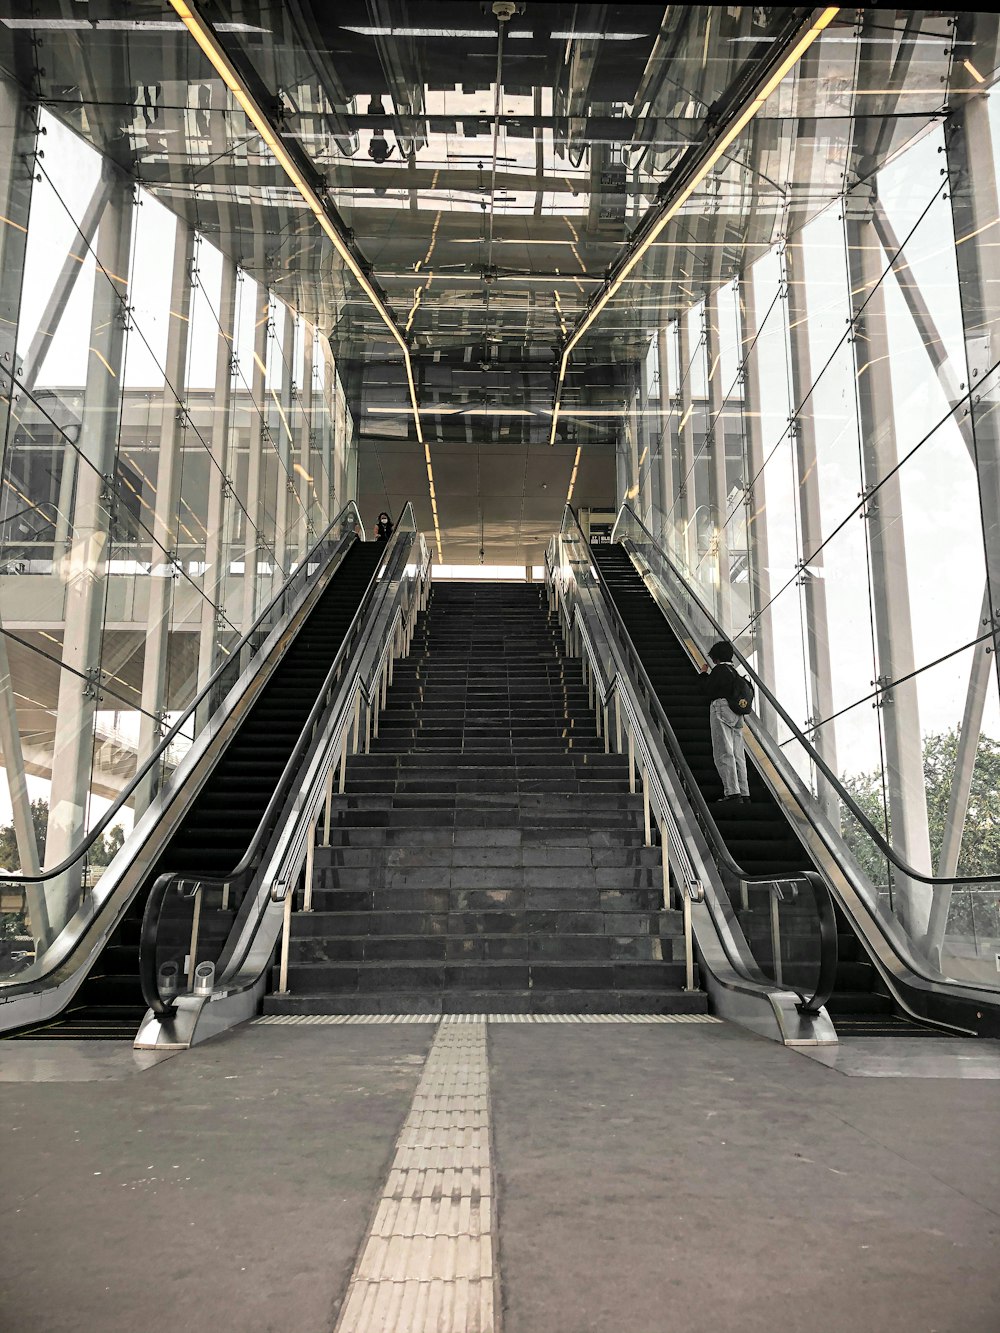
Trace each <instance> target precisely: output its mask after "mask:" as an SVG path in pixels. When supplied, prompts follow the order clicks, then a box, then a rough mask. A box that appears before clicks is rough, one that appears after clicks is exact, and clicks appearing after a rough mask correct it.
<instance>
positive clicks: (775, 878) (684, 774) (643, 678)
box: [566, 505, 838, 1013]
mask: <svg viewBox="0 0 1000 1333" xmlns="http://www.w3.org/2000/svg"><path fill="white" fill-rule="evenodd" d="M566 511H567V512H568V514H569V515H570V516H571V518H572V520H573V524H574V526H575V528H576V532H577V536H578V538H579V540H580V541H581V543H583V544H584V545H585V546H586V539H585V537H584V535H583V530H582V528H581V527H580V523H579V519H578V518H577V516H576V512H575V510H574V509H573V507H572V505H567V506H566ZM591 568H592V569H593V570H594V573H595V574H596V576H597V580H598V583H599V585H600V587H601V590H602V592H603V594H604V597H603V600H604V603H605V605H606V607H607V609H608V611H609V613H610V615H611V618H612V624H613V627H614V630H615V633H616V634H617V635H618V636H619V639H620V641H621V642H622V644H623V646H624V647H625V648H626V651H627V653H628V656H629V658H630V659H631V662H630V663H628V665H631V666H632V669H633V671H634V672H635V675H636V680H637V683H638V685H639V691H640V695H641V696H645V699H646V704H647V707H648V708H649V710H650V712H651V714H652V715H653V718H654V720H655V722H656V725H657V726H658V727H659V729H660V734H661V735H662V737H663V740H664V742H665V743H666V746H667V749H668V750H669V752H670V758H671V762H672V763H673V765H674V767H675V769H676V770H677V773H678V776H679V777H680V780H681V785H682V786H683V787H684V790H685V793H686V794H687V797H688V800H689V801H690V802H691V804H692V806H693V807H694V809H695V814H696V815H697V817H698V822H699V823H700V824H701V827H702V830H703V831H704V833H705V836H706V837H707V838H708V841H709V845H710V847H711V850H712V854H713V856H714V858H715V860H716V863H717V864H718V865H719V866H720V868H721V869H723V870H725V871H726V872H727V873H728V874H729V875H730V876H731V877H732V878H734V879H735V880H736V881H737V884H738V885H739V886H746V888H748V889H752V888H764V887H767V886H774V885H777V884H792V883H795V882H796V881H806V882H807V883H808V884H809V885H810V887H811V888H812V890H813V892H814V895H815V898H816V901H817V905H818V908H819V911H818V915H819V922H820V949H821V957H820V973H819V982H818V983H817V986H816V988H815V994H814V995H813V996H811V997H808V998H807V996H806V995H805V993H804V992H803V991H802V990H801V989H800V988H799V987H798V986H793V985H788V986H787V989H788V990H791V991H793V992H794V993H795V994H796V995H798V996H799V999H800V1000H801V1005H800V1008H801V1009H802V1011H803V1012H805V1013H813V1012H815V1011H816V1010H817V1009H818V1007H819V1006H820V1005H822V1004H824V1003H825V1002H826V999H829V996H830V994H832V990H833V984H834V978H835V975H836V970H837V961H838V959H837V955H838V939H837V931H836V919H835V916H834V910H833V900H832V898H831V896H830V890H829V889H828V888H827V886H826V884H825V883H824V882H823V880H822V879H821V878H820V876H818V875H817V874H816V872H815V871H812V870H809V869H807V868H805V867H803V869H802V870H801V871H793V872H791V873H789V874H780V875H749V874H747V872H746V871H745V870H744V869H743V867H742V866H741V865H740V864H739V863H738V862H737V861H736V860H735V858H734V857H733V855H732V853H731V852H730V851H729V848H728V847H727V846H726V844H725V841H724V839H723V837H722V834H721V833H720V832H719V826H718V825H717V824H716V822H715V819H714V818H713V816H712V812H711V810H710V809H709V805H708V802H707V801H706V800H705V797H704V795H703V794H702V791H701V788H700V787H699V785H698V783H697V781H696V779H695V776H694V774H693V773H692V771H691V768H690V766H689V765H688V762H687V760H686V758H685V757H684V753H683V750H682V749H681V746H680V743H679V741H678V740H677V736H676V733H675V732H674V729H673V727H672V726H671V724H670V720H669V718H668V717H667V715H666V712H665V711H664V709H663V705H662V704H661V703H660V700H659V698H658V697H657V694H656V692H655V690H654V689H653V684H652V682H651V681H650V679H649V676H648V675H647V673H646V668H645V667H644V666H643V663H642V659H641V658H640V657H639V654H638V652H637V651H636V647H635V644H634V643H633V642H632V637H631V635H630V634H629V632H628V629H627V627H626V625H625V622H624V621H623V619H622V616H621V612H620V611H619V610H618V607H617V606H616V604H615V601H614V598H613V597H612V596H611V590H610V589H609V588H608V585H607V582H606V581H605V578H604V575H603V573H602V572H601V570H600V568H599V567H598V566H597V565H596V564H595V563H594V562H593V561H591ZM602 674H603V672H602ZM619 674H620V672H618V671H616V672H615V675H614V676H613V677H612V679H611V681H610V682H608V684H607V685H606V694H605V699H604V702H605V703H607V702H608V699H609V698H610V695H611V693H612V691H613V689H614V687H615V685H616V683H617V679H618V676H619ZM831 926H832V930H831V929H830V927H831ZM827 985H829V991H828V992H827V994H826V997H825V998H823V999H817V997H818V996H821V995H822V992H823V989H824V988H825V987H826V986H827Z"/></svg>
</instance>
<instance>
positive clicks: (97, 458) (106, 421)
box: [45, 178, 135, 933]
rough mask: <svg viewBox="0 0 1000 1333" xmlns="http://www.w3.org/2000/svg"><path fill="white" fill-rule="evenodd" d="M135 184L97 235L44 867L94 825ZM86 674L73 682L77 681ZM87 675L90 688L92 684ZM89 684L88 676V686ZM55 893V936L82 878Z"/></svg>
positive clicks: (64, 566) (117, 198) (115, 200)
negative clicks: (90, 818)
mask: <svg viewBox="0 0 1000 1333" xmlns="http://www.w3.org/2000/svg"><path fill="white" fill-rule="evenodd" d="M134 207H135V205H134V201H133V186H132V184H131V182H130V181H127V180H125V179H124V178H120V179H119V180H118V181H116V183H115V189H114V192H113V194H112V197H111V199H110V200H109V201H108V204H107V207H106V208H105V211H104V216H103V217H102V219H101V225H100V227H99V229H98V233H97V275H96V278H95V284H94V301H93V307H92V312H91V324H90V350H91V356H90V358H89V360H88V363H87V382H86V387H85V389H84V400H83V413H82V421H81V428H80V438H79V443H78V448H79V452H80V460H79V463H78V468H77V471H78V476H77V485H76V498H75V507H74V511H73V532H72V540H71V544H70V548H69V550H68V551H67V553H66V555H65V556H64V557H62V559H61V562H60V563H61V571H60V572H61V575H62V580H63V583H64V585H65V602H64V607H65V609H64V617H63V619H64V630H63V661H64V663H65V664H66V666H67V667H69V668H71V669H70V670H68V671H63V672H61V673H60V678H59V695H58V702H57V705H56V724H55V742H54V746H53V753H52V786H51V791H50V795H49V824H48V833H47V835H46V843H45V864H46V866H54V865H57V864H58V863H59V862H61V861H63V860H65V859H66V858H67V857H68V856H69V855H70V853H71V852H72V851H73V849H74V848H75V847H76V845H77V844H78V843H79V841H80V839H81V837H82V835H83V832H84V829H85V827H86V819H87V805H88V799H89V793H90V769H91V763H92V759H93V730H94V713H95V711H96V708H97V704H98V700H99V697H100V679H101V643H102V633H103V616H104V596H105V583H106V577H107V560H108V540H109V528H110V518H111V513H110V510H111V504H112V499H111V491H110V487H112V486H113V484H114V473H115V459H116V453H117V445H118V423H119V418H120V413H121V374H122V363H123V359H124V349H125V326H126V318H127V308H128V282H127V279H126V277H125V275H126V274H127V273H128V271H129V254H130V249H131V240H132V221H133V213H134ZM77 672H78V673H80V674H76V673H77ZM88 675H89V678H90V683H89V684H88V683H86V682H85V679H83V678H85V677H87V676H88ZM82 677H83V678H82ZM81 870H82V867H77V870H76V872H75V873H71V874H70V875H68V876H65V877H64V878H63V880H62V881H61V882H60V883H59V884H53V885H52V886H51V887H50V890H49V895H48V907H49V919H50V926H51V929H52V931H53V933H56V932H58V931H59V930H60V929H61V928H62V926H63V925H64V924H65V922H66V920H67V918H68V917H69V915H70V913H71V912H72V910H73V908H74V907H75V905H76V903H75V898H76V895H77V893H78V891H79V889H80V886H81V882H82V881H81V878H80V872H81Z"/></svg>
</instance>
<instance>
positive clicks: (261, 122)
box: [170, 0, 444, 562]
mask: <svg viewBox="0 0 1000 1333" xmlns="http://www.w3.org/2000/svg"><path fill="white" fill-rule="evenodd" d="M170 3H171V5H172V6H173V9H174V11H175V12H176V14H177V16H178V18H180V20H181V22H182V23H183V24H184V26H185V27H186V28H187V30H188V32H189V33H190V34H191V36H192V37H193V38H194V40H195V41H196V42H197V43H198V45H199V46H200V47H201V49H202V51H203V52H204V54H205V56H206V58H207V59H208V62H209V64H210V65H211V66H212V68H213V69H214V70H215V72H216V73H217V74H218V75H219V77H220V78H221V79H222V81H223V83H224V84H225V85H226V87H227V88H228V89H229V91H230V92H231V93H232V94H233V96H234V97H235V98H236V100H237V102H239V104H240V106H241V107H242V108H243V110H244V112H245V113H246V116H247V118H248V119H249V121H250V123H251V124H252V125H253V127H254V129H255V130H256V131H257V133H258V134H259V135H260V137H261V138H262V139H263V140H264V142H265V143H266V144H267V146H268V148H269V149H270V150H271V152H272V153H273V155H274V158H275V161H276V162H278V164H279V165H280V166H281V169H282V170H283V171H284V173H285V175H286V176H287V177H288V179H289V180H290V181H291V182H292V184H293V185H294V186H295V188H296V189H297V190H298V192H299V194H300V195H301V196H302V198H303V199H304V200H305V202H306V203H307V204H308V206H309V208H310V209H311V210H312V212H313V213H314V214H315V216H316V220H317V222H318V223H319V225H320V226H321V227H322V228H323V230H324V232H325V233H326V235H327V236H328V237H329V239H330V241H331V242H332V244H333V248H334V249H335V250H336V251H337V254H338V255H340V257H341V259H342V260H343V261H344V264H345V265H346V266H347V268H348V269H349V271H350V273H351V276H352V277H353V278H354V279H355V281H356V282H357V284H358V286H359V287H360V288H361V290H362V291H363V292H364V294H365V295H366V296H367V297H368V299H369V301H370V302H371V303H372V305H373V306H374V307H375V310H376V311H377V313H378V315H379V318H380V319H381V320H382V322H383V324H385V326H386V328H387V329H388V330H389V333H390V335H391V336H392V338H393V341H394V342H396V343H397V344H398V345H399V350H400V351H401V352H402V354H403V362H404V364H405V366H406V383H407V387H408V389H409V392H410V402H411V404H412V407H413V422H414V426H415V428H416V432H417V440H418V441H419V443H420V444H422V445H423V446H424V457H425V460H426V463H427V484H428V490H429V492H430V497H431V513H432V514H433V517H434V537H435V541H436V544H437V551H438V560H439V561H441V562H443V560H444V554H443V552H442V549H441V529H440V527H439V526H438V514H437V501H436V499H435V496H434V473H433V470H432V467H431V455H430V450H429V449H428V447H427V444H426V442H425V440H424V432H423V429H422V427H421V425H420V410H419V406H418V403H417V388H416V383H415V382H414V378H413V366H412V364H411V362H410V349H409V347H407V345H406V340H405V338H404V337H403V335H402V334H401V333H400V331H399V329H398V327H397V325H396V321H395V320H394V319H393V317H392V315H391V314H390V313H389V311H388V309H387V308H386V307H385V305H384V304H383V303H382V301H381V300H380V298H379V295H378V293H377V292H376V291H375V288H374V287H373V286H372V284H371V282H370V281H369V280H368V278H367V277H366V275H365V272H364V270H363V269H362V267H361V265H360V264H359V263H358V261H357V259H355V257H354V255H353V254H352V253H351V251H350V250H349V249H348V247H347V246H346V245H345V244H344V241H343V239H342V238H341V235H340V233H339V231H338V230H337V228H336V227H335V226H334V224H333V222H332V220H331V219H330V217H329V216H328V214H327V211H326V207H325V205H324V204H323V201H322V199H320V197H319V195H318V194H317V193H316V191H315V190H314V189H313V187H312V186H311V185H310V184H309V182H308V181H307V180H306V178H305V177H304V176H303V175H302V173H301V171H300V170H299V168H298V166H297V165H296V163H295V160H294V158H293V157H292V155H291V154H290V153H289V151H288V149H287V148H286V146H285V144H284V143H283V141H282V139H281V138H280V136H279V135H277V134H276V133H275V131H274V129H273V128H272V126H271V125H270V123H269V121H268V119H267V116H266V115H265V114H264V112H263V110H262V109H261V108H260V107H259V106H258V105H257V102H256V101H255V99H254V98H253V97H252V96H251V94H250V93H249V91H248V90H247V89H246V88H244V86H243V84H242V83H241V81H240V78H239V74H238V72H237V71H236V69H235V67H234V66H233V64H232V62H231V61H230V59H229V57H228V56H227V55H226V53H225V51H224V50H223V48H222V47H221V46H220V45H219V43H218V41H217V40H216V38H215V34H214V33H213V32H212V30H211V28H210V27H209V26H208V24H207V23H206V22H205V20H204V19H203V18H202V17H201V15H200V14H196V13H195V11H194V10H193V9H192V8H191V6H190V5H189V4H187V0H170Z"/></svg>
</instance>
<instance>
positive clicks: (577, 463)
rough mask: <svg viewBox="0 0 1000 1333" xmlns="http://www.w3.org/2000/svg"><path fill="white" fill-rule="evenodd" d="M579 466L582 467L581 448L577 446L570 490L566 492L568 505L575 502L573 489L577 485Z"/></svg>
mask: <svg viewBox="0 0 1000 1333" xmlns="http://www.w3.org/2000/svg"><path fill="white" fill-rule="evenodd" d="M579 466H580V446H577V451H576V457H575V458H574V459H573V471H572V473H571V474H570V478H569V490H568V491H567V492H566V503H567V504H572V502H573V487H574V486H575V485H576V474H577V469H578V468H579Z"/></svg>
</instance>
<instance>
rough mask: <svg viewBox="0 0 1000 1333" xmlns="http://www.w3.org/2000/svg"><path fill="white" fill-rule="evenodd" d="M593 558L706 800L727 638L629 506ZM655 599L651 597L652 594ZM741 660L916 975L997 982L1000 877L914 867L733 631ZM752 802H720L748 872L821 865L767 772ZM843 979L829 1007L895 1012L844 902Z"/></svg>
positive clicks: (780, 754)
mask: <svg viewBox="0 0 1000 1333" xmlns="http://www.w3.org/2000/svg"><path fill="white" fill-rule="evenodd" d="M593 558H594V561H595V564H596V565H597V567H598V568H599V569H600V571H601V576H602V578H603V580H604V583H605V585H606V586H607V588H608V591H609V593H610V595H611V597H612V598H613V599H614V602H615V604H616V606H617V607H618V609H619V611H620V613H621V615H622V619H623V621H624V623H625V625H626V626H627V629H628V634H629V636H630V637H631V639H632V642H633V643H634V645H635V650H636V653H637V654H638V656H639V657H640V658H641V659H642V660H643V662H644V663H646V664H647V665H648V670H649V673H650V677H651V679H652V680H653V684H654V687H655V688H656V690H657V693H658V694H659V697H660V699H661V702H662V704H663V707H664V709H665V711H666V713H667V715H668V716H669V718H670V720H671V725H672V726H673V727H674V729H675V730H676V732H677V734H678V738H679V739H681V740H682V743H683V745H684V749H685V754H686V755H687V756H688V758H689V761H690V763H691V767H692V769H693V770H694V771H695V772H696V774H697V775H698V778H699V781H700V782H702V783H703V785H704V790H705V792H706V795H708V797H709V798H710V799H711V797H713V796H714V795H716V794H718V790H719V788H718V778H717V775H716V773H715V769H714V764H713V762H712V756H711V742H710V738H709V735H708V726H707V717H705V718H702V716H701V714H702V713H703V712H704V704H703V702H701V701H700V700H699V699H698V696H697V685H698V682H697V668H696V666H695V662H700V661H703V660H704V659H705V658H706V656H707V652H708V649H709V647H710V646H711V644H712V643H713V642H714V641H716V640H717V639H719V638H721V637H727V636H726V635H725V632H724V631H723V629H722V627H721V626H720V625H719V623H718V621H717V619H716V618H715V616H714V615H713V614H712V612H711V611H710V610H709V608H708V607H707V606H706V605H705V604H704V603H703V601H702V600H701V597H700V596H699V594H698V593H697V592H696V591H695V590H694V588H693V587H692V586H691V584H690V583H689V582H688V581H687V580H686V579H685V578H684V577H683V575H682V573H681V571H680V570H679V568H678V567H677V565H676V564H675V563H674V562H673V560H671V558H670V557H669V555H668V554H667V553H665V552H664V551H663V550H662V549H661V548H660V547H659V545H658V544H657V543H656V542H655V540H654V539H653V537H652V535H651V534H650V533H649V531H648V530H647V529H646V527H645V526H644V525H643V524H642V522H641V521H640V520H639V519H638V518H637V517H636V516H635V515H634V514H633V513H632V511H631V510H630V509H629V508H628V506H625V507H623V509H622V510H621V513H620V514H619V518H618V522H617V524H616V527H615V530H614V542H613V544H612V545H610V546H606V547H603V548H597V547H595V548H594V549H593ZM654 590H655V592H656V597H655V598H654V596H653V591H654ZM734 641H735V644H736V648H737V654H738V665H739V666H740V669H741V670H745V671H747V672H748V673H749V674H751V675H752V676H753V677H754V679H755V683H756V688H757V699H756V703H755V709H754V712H755V714H756V720H755V721H754V722H753V723H752V729H753V732H754V735H755V737H756V740H757V742H758V750H759V751H763V753H764V754H765V755H766V756H767V758H768V759H769V760H770V761H771V762H772V763H773V765H774V766H775V768H776V769H777V770H778V771H779V773H780V776H781V780H782V782H783V783H784V784H785V786H786V788H787V789H788V790H789V791H791V792H792V793H793V795H794V796H795V799H796V800H797V801H798V802H799V804H800V805H801V806H802V807H803V808H805V807H806V806H808V808H809V811H810V820H811V821H812V823H813V824H814V827H816V828H817V830H818V831H819V833H820V836H821V837H822V839H823V841H824V842H825V843H826V845H827V847H828V848H830V850H831V855H832V856H833V858H834V859H835V861H836V863H837V865H838V866H839V868H840V870H841V871H842V872H843V874H844V876H845V878H846V880H847V881H848V882H849V884H850V887H851V889H852V890H853V891H855V892H856V893H857V894H858V897H859V898H860V900H861V901H862V903H863V904H864V907H865V909H866V910H867V911H868V912H869V913H870V914H871V915H872V916H874V917H875V918H877V920H878V922H879V927H880V929H881V930H882V931H883V932H884V933H885V934H886V936H887V938H889V939H890V940H894V941H895V942H896V944H895V946H894V947H897V948H899V949H901V950H903V951H904V952H905V955H906V957H907V958H908V959H909V960H910V964H911V965H913V966H915V967H916V968H917V970H918V972H919V974H920V975H922V976H925V977H927V978H929V979H930V980H932V981H934V980H941V981H944V982H948V983H954V984H958V985H962V986H966V987H968V986H971V987H973V988H980V987H981V988H982V989H983V990H989V991H995V990H996V988H997V963H996V957H997V946H998V927H997V920H998V918H997V904H998V902H1000V877H990V876H980V877H976V878H967V879H957V878H953V879H945V878H936V877H932V876H928V875H923V874H919V873H918V872H917V871H915V870H914V869H913V868H912V867H910V866H908V865H907V864H906V863H905V862H904V861H903V860H902V859H901V858H900V857H899V856H898V855H896V854H895V852H894V851H893V848H892V846H891V844H890V843H888V842H887V841H886V839H885V837H884V836H883V834H882V832H881V831H880V830H879V829H878V828H876V827H875V826H874V825H873V824H872V823H871V822H870V820H869V819H868V818H867V816H866V815H865V813H864V811H863V810H861V809H860V808H859V807H858V806H857V804H856V802H854V801H853V798H852V797H851V795H850V793H849V792H848V791H847V790H846V789H845V787H844V785H843V784H842V782H841V781H840V780H839V778H838V775H837V774H836V773H833V772H831V771H830V770H829V769H828V768H827V767H826V765H825V764H824V762H823V760H822V757H821V756H820V755H819V754H818V753H817V751H816V749H815V748H814V747H813V745H812V744H811V743H810V741H809V739H808V737H807V735H806V734H805V732H804V731H803V730H802V729H801V728H800V727H799V726H798V725H797V724H796V722H795V721H794V719H793V718H791V717H790V716H789V715H788V713H787V712H786V711H785V709H784V708H783V707H782V705H781V702H780V700H779V699H777V698H776V697H775V696H774V694H773V693H772V692H771V691H770V690H769V689H768V688H767V685H766V683H765V682H764V681H762V680H761V679H760V677H759V676H758V675H757V674H756V672H755V671H754V667H755V664H756V662H755V657H754V644H755V639H754V635H753V633H752V631H751V629H750V627H749V626H748V627H747V630H746V631H745V633H743V634H737V635H736V636H735V639H734ZM750 793H751V797H752V804H751V805H750V806H736V807H735V808H733V809H727V807H725V806H722V807H715V809H717V810H718V817H717V819H718V824H719V827H720V830H721V831H722V832H723V835H724V837H725V839H726V845H727V847H728V848H729V849H730V851H731V852H732V854H733V856H734V858H735V859H736V860H737V861H739V862H740V863H741V864H742V865H743V866H744V868H745V869H747V870H748V871H750V870H755V871H757V872H758V873H760V872H766V871H767V870H772V871H774V872H780V871H783V870H785V869H790V868H791V867H792V866H793V864H794V866H795V867H797V868H803V867H808V868H812V869H815V868H816V867H815V864H814V861H813V858H812V857H811V856H810V854H809V853H808V852H807V851H806V850H805V848H804V847H803V844H802V842H801V841H800V839H799V838H798V837H797V836H796V834H795V832H794V831H793V829H792V826H791V824H790V823H789V820H788V815H787V812H785V811H784V810H783V809H782V807H781V805H779V803H778V801H777V800H776V799H775V797H774V796H773V795H772V794H771V791H770V788H769V787H768V786H767V784H765V782H764V781H763V779H762V777H761V776H760V773H759V772H758V771H757V770H756V769H755V768H753V766H752V769H751V774H750ZM837 917H838V933H839V936H840V943H841V962H840V975H839V977H838V985H837V990H836V992H835V994H834V996H833V998H832V1001H831V1004H830V1008H831V1011H834V1012H837V1011H839V1012H841V1013H843V1012H849V1013H856V1012H859V1011H860V1012H863V1013H882V1014H888V1013H890V1012H891V1011H892V1008H893V1006H892V1002H891V1000H890V999H889V997H888V995H887V994H884V993H882V992H883V991H884V989H885V988H884V987H882V986H881V985H880V983H879V979H878V975H877V972H876V969H875V968H874V966H873V964H872V962H871V960H870V958H869V957H868V954H867V953H866V951H865V949H864V947H862V945H861V944H860V941H859V939H858V938H857V937H856V935H855V932H854V931H853V930H852V929H851V927H850V925H849V923H848V921H847V919H846V917H845V916H844V914H843V913H842V912H841V911H840V909H839V908H838V910H837Z"/></svg>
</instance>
